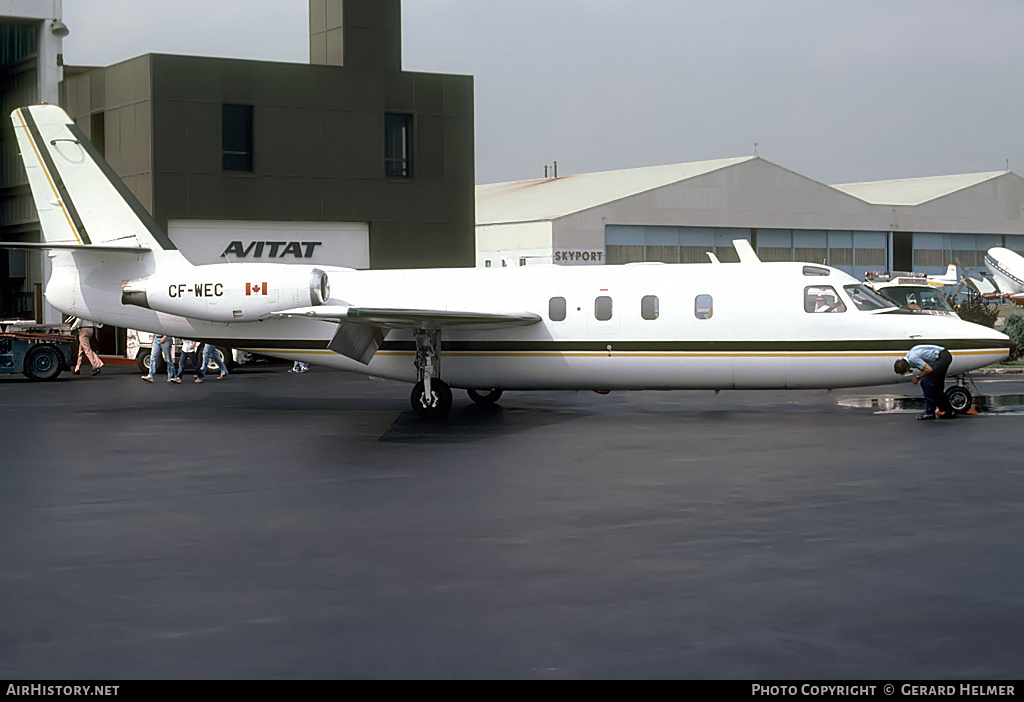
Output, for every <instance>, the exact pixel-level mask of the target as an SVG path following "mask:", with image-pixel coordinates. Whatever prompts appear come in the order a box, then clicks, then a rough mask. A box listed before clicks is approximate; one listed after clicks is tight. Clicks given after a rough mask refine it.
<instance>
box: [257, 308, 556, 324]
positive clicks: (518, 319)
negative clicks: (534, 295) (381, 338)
mask: <svg viewBox="0 0 1024 702" xmlns="http://www.w3.org/2000/svg"><path fill="white" fill-rule="evenodd" d="M271 316H273V317H305V318H312V319H322V320H325V321H330V322H338V323H351V324H365V325H369V326H374V327H383V328H385V329H445V328H447V327H473V328H476V329H483V328H486V329H503V328H505V327H525V326H529V325H531V324H536V323H537V322H539V321H540V320H541V317H540V315H537V314H533V313H532V312H518V313H514V314H502V313H494V312H464V311H449V310H414V309H396V308H385V307H349V306H340V305H321V306H319V307H300V308H296V309H292V310H284V311H282V312H275V313H274V314H273V315H271Z"/></svg>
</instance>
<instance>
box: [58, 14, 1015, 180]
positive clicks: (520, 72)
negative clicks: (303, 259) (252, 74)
mask: <svg viewBox="0 0 1024 702" xmlns="http://www.w3.org/2000/svg"><path fill="white" fill-rule="evenodd" d="M64 20H65V22H66V24H67V25H68V27H69V28H70V29H71V35H70V36H69V37H68V38H67V39H65V40H64V55H65V61H66V62H67V63H68V64H72V65H97V66H102V65H109V64H112V63H116V62H118V61H122V60H125V59H128V58H131V57H133V56H138V55H140V54H145V53H152V52H161V53H177V54H194V55H204V56H227V57H235V58H250V59H262V60H271V61H289V62H300V63H304V62H307V61H308V60H309V30H308V2H307V0H175V2H173V3H170V2H166V0H162V1H159V2H158V1H156V0H64ZM1022 31H1024V0H984V1H983V2H967V1H966V0H700V1H691V0H628V2H627V1H626V0H403V65H404V67H405V69H406V70H410V71H424V72H440V73H458V74H468V75H473V76H475V91H476V164H477V170H476V175H477V182H478V183H493V182H501V181H506V180H519V179H525V178H536V177H540V176H542V175H543V173H544V165H545V164H550V163H551V162H552V161H558V168H559V174H560V175H561V174H568V173H586V172H592V171H603V170H615V169H620V168H635V167H640V166H651V165H658V164H664V163H676V162H684V161H699V160H705V159H716V158H729V157H733V156H744V155H749V154H752V153H754V143H755V142H756V143H757V153H758V155H760V156H762V157H764V158H766V159H768V160H769V161H772V162H774V163H776V164H778V165H780V166H783V167H785V168H789V169H791V170H794V171H796V172H798V173H801V174H803V175H805V176H808V177H810V178H813V179H815V180H820V181H823V182H826V183H845V182H856V181H862V180H883V179H889V178H909V177H917V176H928V175H945V174H953V173H975V172H982V171H1001V170H1004V169H1005V168H1006V162H1007V159H1009V161H1010V169H1011V170H1013V171H1015V172H1016V173H1020V174H1024V35H1022Z"/></svg>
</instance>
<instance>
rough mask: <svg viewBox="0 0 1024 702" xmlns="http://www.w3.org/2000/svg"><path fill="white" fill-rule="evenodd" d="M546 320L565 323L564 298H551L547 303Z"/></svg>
mask: <svg viewBox="0 0 1024 702" xmlns="http://www.w3.org/2000/svg"><path fill="white" fill-rule="evenodd" d="M548 318H549V319H550V320H551V321H552V322H564V321H565V298H564V297H553V298H551V300H550V301H549V302H548Z"/></svg>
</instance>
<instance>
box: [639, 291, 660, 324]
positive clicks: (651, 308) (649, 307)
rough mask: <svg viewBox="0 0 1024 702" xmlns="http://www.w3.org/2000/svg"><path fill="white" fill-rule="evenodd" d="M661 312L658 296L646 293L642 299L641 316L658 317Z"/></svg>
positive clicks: (646, 317) (647, 317)
mask: <svg viewBox="0 0 1024 702" xmlns="http://www.w3.org/2000/svg"><path fill="white" fill-rule="evenodd" d="M659 314H661V312H660V310H659V309H658V296H657V295H644V297H643V299H642V300H640V316H641V317H643V318H644V319H657V318H658V315H659Z"/></svg>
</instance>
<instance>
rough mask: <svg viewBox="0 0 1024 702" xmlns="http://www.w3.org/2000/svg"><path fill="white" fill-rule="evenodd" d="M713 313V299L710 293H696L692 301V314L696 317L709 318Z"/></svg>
mask: <svg viewBox="0 0 1024 702" xmlns="http://www.w3.org/2000/svg"><path fill="white" fill-rule="evenodd" d="M714 313H715V301H714V300H713V299H712V298H711V296H710V295H698V296H697V299H696V300H694V302H693V314H694V316H696V317H697V319H711V315H713V314H714Z"/></svg>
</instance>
